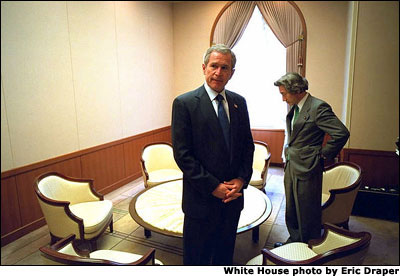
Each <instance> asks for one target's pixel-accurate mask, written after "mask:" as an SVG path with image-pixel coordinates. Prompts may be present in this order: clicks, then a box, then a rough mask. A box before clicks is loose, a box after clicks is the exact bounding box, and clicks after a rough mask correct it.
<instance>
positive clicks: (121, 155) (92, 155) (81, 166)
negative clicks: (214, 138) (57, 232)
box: [1, 127, 171, 246]
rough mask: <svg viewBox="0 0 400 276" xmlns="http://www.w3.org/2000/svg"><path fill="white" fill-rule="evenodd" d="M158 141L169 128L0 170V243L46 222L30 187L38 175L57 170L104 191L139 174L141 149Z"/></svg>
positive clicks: (166, 137)
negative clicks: (92, 181)
mask: <svg viewBox="0 0 400 276" xmlns="http://www.w3.org/2000/svg"><path fill="white" fill-rule="evenodd" d="M158 141H167V142H171V128H170V127H165V128H160V129H157V130H153V131H150V132H146V133H142V134H140V135H135V136H132V137H129V138H124V139H121V140H118V141H114V142H111V143H107V144H103V145H100V146H96V147H93V148H89V149H85V150H81V151H78V152H74V153H70V154H67V155H63V156H59V157H56V158H52V159H49V160H45V161H42V162H38V163H35V164H31V165H28V166H24V167H21V168H16V169H13V170H9V171H6V172H3V173H2V174H1V246H3V245H6V244H8V243H10V242H12V241H14V240H16V239H18V238H20V237H22V236H23V235H25V234H27V233H29V232H31V231H33V230H35V229H37V228H39V227H41V226H43V225H45V224H46V221H45V219H44V217H43V214H42V211H41V210H40V206H39V203H38V200H37V198H36V195H35V193H34V190H33V183H34V180H35V178H36V177H37V176H39V175H40V174H42V173H45V172H48V171H57V172H60V173H62V174H65V175H68V176H71V177H81V178H90V179H93V180H94V187H95V189H96V190H97V191H98V192H100V193H101V194H107V193H109V192H111V191H113V190H115V189H117V188H119V187H121V186H123V185H125V184H127V183H129V182H131V181H132V180H135V179H137V178H139V177H140V176H141V169H140V162H139V160H140V156H141V153H142V148H143V146H144V145H146V144H149V143H153V142H158Z"/></svg>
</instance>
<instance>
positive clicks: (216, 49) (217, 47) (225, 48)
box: [203, 44, 236, 69]
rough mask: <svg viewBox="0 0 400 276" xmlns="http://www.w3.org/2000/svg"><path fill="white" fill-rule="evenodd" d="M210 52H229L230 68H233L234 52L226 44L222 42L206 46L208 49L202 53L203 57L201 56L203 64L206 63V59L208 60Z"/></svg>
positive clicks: (234, 62)
mask: <svg viewBox="0 0 400 276" xmlns="http://www.w3.org/2000/svg"><path fill="white" fill-rule="evenodd" d="M212 52H218V53H221V54H230V55H231V57H232V68H231V69H235V65H236V56H235V53H234V52H233V51H232V50H231V48H229V47H228V46H226V45H224V44H215V45H213V46H211V47H210V48H208V50H207V51H206V53H205V54H204V58H203V62H204V65H207V64H208V61H209V60H210V55H211V53H212Z"/></svg>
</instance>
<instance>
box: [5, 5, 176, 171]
mask: <svg viewBox="0 0 400 276" xmlns="http://www.w3.org/2000/svg"><path fill="white" fill-rule="evenodd" d="M172 22H173V21H172V6H171V4H170V3H168V2H136V1H129V2H104V1H98V2H81V1H71V2H69V1H67V2H65V1H56V2H8V1H2V2H1V171H2V172H3V171H6V170H9V169H13V168H16V167H20V166H24V165H27V164H31V163H34V162H38V161H41V160H45V159H49V158H52V157H56V156H59V155H63V154H67V153H70V152H74V151H77V150H81V149H85V148H88V147H92V146H96V145H99V144H104V143H107V142H110V141H114V140H118V139H121V138H124V137H129V136H132V135H135V134H139V133H143V132H146V131H149V130H153V129H157V128H160V127H164V126H168V125H170V113H171V102H172V99H173V94H174V93H173V90H172V89H173V23H172Z"/></svg>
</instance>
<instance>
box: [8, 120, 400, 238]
mask: <svg viewBox="0 0 400 276" xmlns="http://www.w3.org/2000/svg"><path fill="white" fill-rule="evenodd" d="M252 133H253V139H254V140H259V141H263V142H266V143H267V144H268V145H269V147H270V150H271V163H272V164H273V165H275V166H282V158H281V154H282V147H283V143H284V135H285V133H284V130H262V129H253V130H252ZM162 141H166V142H171V128H170V127H165V128H160V129H157V130H154V131H150V132H146V133H143V134H139V135H135V136H132V137H128V138H124V139H121V140H118V141H114V142H111V143H107V144H104V145H100V146H96V147H93V148H89V149H85V150H82V151H78V152H74V153H70V154H67V155H63V156H59V157H56V158H53V159H49V160H45V161H42V162H38V163H35V164H31V165H28V166H24V167H21V168H16V169H13V170H10V171H6V172H3V173H2V174H1V246H4V245H6V244H8V243H10V242H12V241H14V240H16V239H18V238H19V237H21V236H23V235H25V234H27V233H29V232H31V231H33V230H35V229H37V228H39V227H41V226H43V225H44V224H45V223H46V222H45V220H44V217H43V214H42V212H41V210H40V207H39V203H38V201H37V199H36V196H35V193H34V190H33V183H34V180H35V178H36V177H37V176H39V175H40V174H42V173H45V172H48V171H58V172H60V173H62V174H65V175H68V176H72V177H82V178H91V179H93V180H94V186H95V189H96V190H97V191H98V192H100V193H102V194H107V193H109V192H111V191H113V190H115V189H117V188H119V187H121V186H123V185H125V184H127V183H129V182H131V181H132V180H135V179H137V178H139V177H141V169H140V162H139V160H140V156H141V152H142V149H143V147H144V146H145V145H146V144H149V143H154V142H162ZM343 151H344V153H343V156H344V157H343V160H345V161H351V162H354V163H357V164H359V165H360V166H361V167H362V169H363V185H368V186H370V187H397V188H398V184H399V169H398V168H399V167H398V166H399V157H398V156H397V155H396V154H395V153H394V152H386V151H371V150H357V149H344V150H343ZM341 159H342V158H341Z"/></svg>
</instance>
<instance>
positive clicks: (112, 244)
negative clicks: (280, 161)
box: [1, 167, 399, 265]
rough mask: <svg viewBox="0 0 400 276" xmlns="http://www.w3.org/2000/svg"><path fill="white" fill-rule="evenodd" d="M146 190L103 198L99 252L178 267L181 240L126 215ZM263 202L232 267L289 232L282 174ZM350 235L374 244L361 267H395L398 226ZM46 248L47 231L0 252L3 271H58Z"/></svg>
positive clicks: (132, 188) (379, 223) (370, 222)
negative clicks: (106, 221)
mask: <svg viewBox="0 0 400 276" xmlns="http://www.w3.org/2000/svg"><path fill="white" fill-rule="evenodd" d="M142 189H144V186H143V181H142V180H141V179H137V180H136V181H133V182H131V183H129V184H127V185H125V186H123V187H121V188H120V189H118V190H116V191H114V192H112V193H110V194H107V195H105V198H106V199H110V200H112V201H113V206H114V207H113V212H114V232H113V233H110V232H109V231H106V233H105V234H104V235H103V236H102V237H101V238H100V239H99V240H98V248H99V249H114V250H121V251H127V252H134V253H137V254H144V253H145V252H147V250H148V249H149V247H154V248H156V258H157V259H159V260H161V261H162V262H163V263H164V264H165V265H182V240H181V239H179V238H172V237H168V236H164V235H160V234H157V233H152V236H151V237H150V238H145V237H144V229H143V228H142V227H141V226H139V225H138V224H137V223H136V222H135V221H134V220H133V219H132V218H131V216H130V214H129V211H128V210H129V203H130V201H131V200H132V197H133V196H134V195H135V194H137V193H138V192H139V191H141V190H142ZM266 191H267V196H268V197H269V198H270V200H271V202H272V206H273V208H272V213H271V215H270V217H269V218H268V219H267V220H266V221H265V222H264V223H263V224H262V225H261V226H260V236H259V242H258V243H254V242H253V241H252V237H251V231H248V232H245V233H242V234H239V235H238V236H237V240H236V247H235V255H234V263H235V264H236V265H244V264H246V262H247V261H248V260H250V259H251V258H253V257H254V256H256V255H258V254H260V251H261V248H263V247H264V246H265V247H267V248H272V247H273V244H274V243H275V242H277V241H284V240H286V239H287V237H288V232H287V230H286V226H285V220H284V211H285V203H284V198H285V197H284V191H283V170H282V169H281V168H274V167H271V168H270V170H269V176H268V181H267V187H266ZM350 230H353V231H368V232H370V233H371V234H372V241H371V245H370V249H369V251H368V254H367V257H366V259H365V262H364V265H399V223H398V222H392V221H386V220H379V219H373V218H366V217H356V216H352V217H351V218H350ZM49 242H50V236H49V233H48V228H47V226H43V227H41V228H39V229H37V230H35V231H34V232H32V233H29V234H28V235H26V236H24V237H22V238H20V239H18V240H16V241H14V242H12V243H10V244H8V245H6V246H3V247H2V248H1V265H57V263H55V262H53V261H51V260H49V259H47V258H45V257H43V256H42V255H41V253H40V251H39V250H38V249H39V248H40V247H41V246H45V245H47V244H48V243H49Z"/></svg>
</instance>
